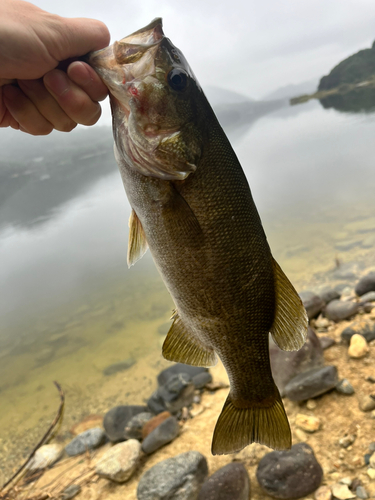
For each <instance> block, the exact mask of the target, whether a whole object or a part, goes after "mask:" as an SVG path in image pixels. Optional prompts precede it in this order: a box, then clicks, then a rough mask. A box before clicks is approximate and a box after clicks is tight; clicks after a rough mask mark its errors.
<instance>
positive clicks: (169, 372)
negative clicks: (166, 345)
mask: <svg viewBox="0 0 375 500" xmlns="http://www.w3.org/2000/svg"><path fill="white" fill-rule="evenodd" d="M207 371H208V370H207V368H202V367H199V366H190V365H185V364H184V363H175V364H174V365H172V366H169V367H168V368H166V369H165V370H162V371H161V372H160V373H159V375H158V384H159V385H164V384H165V383H166V382H167V381H168V380H169V379H170V378H171V377H172V376H173V375H178V374H180V373H185V374H186V375H188V376H189V377H190V379H192V378H193V377H194V376H195V375H198V374H199V373H203V372H207Z"/></svg>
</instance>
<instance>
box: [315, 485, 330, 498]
mask: <svg viewBox="0 0 375 500" xmlns="http://www.w3.org/2000/svg"><path fill="white" fill-rule="evenodd" d="M314 498H315V500H331V499H332V492H331V488H330V487H329V486H320V487H319V488H318V489H317V490H316V492H315V495H314Z"/></svg>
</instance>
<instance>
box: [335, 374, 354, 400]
mask: <svg viewBox="0 0 375 500" xmlns="http://www.w3.org/2000/svg"><path fill="white" fill-rule="evenodd" d="M336 391H337V392H339V393H340V394H347V395H349V396H350V395H351V394H354V392H355V391H354V387H353V386H352V384H351V383H350V382H349V380H348V379H347V378H343V379H342V380H340V382H339V383H338V384H337V385H336Z"/></svg>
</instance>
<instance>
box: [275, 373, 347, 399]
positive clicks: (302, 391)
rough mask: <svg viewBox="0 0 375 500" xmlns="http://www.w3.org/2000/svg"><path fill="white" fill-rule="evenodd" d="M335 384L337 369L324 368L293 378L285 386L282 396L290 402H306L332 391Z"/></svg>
mask: <svg viewBox="0 0 375 500" xmlns="http://www.w3.org/2000/svg"><path fill="white" fill-rule="evenodd" d="M337 383H338V378H337V368H336V367H335V366H324V367H323V368H315V369H313V370H309V371H308V372H305V373H301V374H300V375H297V376H296V377H294V378H293V379H292V380H291V381H290V382H289V383H288V384H287V385H286V387H285V389H284V394H285V396H286V397H288V398H289V399H290V400H292V401H306V400H307V399H311V398H315V397H316V396H320V395H321V394H324V393H325V392H328V391H330V390H331V389H334V388H335V387H336V385H337Z"/></svg>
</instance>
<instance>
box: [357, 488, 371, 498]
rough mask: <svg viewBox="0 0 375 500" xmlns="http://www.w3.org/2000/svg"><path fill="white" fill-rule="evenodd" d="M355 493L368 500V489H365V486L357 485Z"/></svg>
mask: <svg viewBox="0 0 375 500" xmlns="http://www.w3.org/2000/svg"><path fill="white" fill-rule="evenodd" d="M355 494H356V495H357V497H358V498H360V499H361V500H366V499H367V498H368V494H367V491H366V490H365V488H364V487H363V486H357V488H356V490H355Z"/></svg>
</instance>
